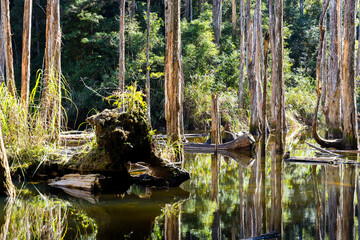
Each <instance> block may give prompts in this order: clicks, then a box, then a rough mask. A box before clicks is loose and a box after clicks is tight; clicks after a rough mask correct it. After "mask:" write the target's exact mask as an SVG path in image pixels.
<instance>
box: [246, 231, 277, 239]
mask: <svg viewBox="0 0 360 240" xmlns="http://www.w3.org/2000/svg"><path fill="white" fill-rule="evenodd" d="M280 236H281V235H280V233H279V232H270V233H265V234H261V235H260V236H256V237H251V238H249V239H248V240H260V239H274V238H280Z"/></svg>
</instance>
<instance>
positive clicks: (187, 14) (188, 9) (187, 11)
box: [184, 0, 190, 21]
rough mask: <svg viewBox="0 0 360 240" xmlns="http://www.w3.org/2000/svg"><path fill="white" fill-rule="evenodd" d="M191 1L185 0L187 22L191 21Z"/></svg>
mask: <svg viewBox="0 0 360 240" xmlns="http://www.w3.org/2000/svg"><path fill="white" fill-rule="evenodd" d="M189 2H190V1H189V0H185V4H184V5H185V6H184V7H185V19H186V20H187V21H189V20H190V3H189Z"/></svg>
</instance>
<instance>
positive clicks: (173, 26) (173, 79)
mask: <svg viewBox="0 0 360 240" xmlns="http://www.w3.org/2000/svg"><path fill="white" fill-rule="evenodd" d="M165 37H166V49H165V119H166V130H167V135H168V136H169V137H170V138H171V140H172V141H173V142H176V141H178V140H180V112H181V108H180V101H181V94H180V90H181V81H182V80H181V34H180V0H166V1H165Z"/></svg>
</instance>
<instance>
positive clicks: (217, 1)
mask: <svg viewBox="0 0 360 240" xmlns="http://www.w3.org/2000/svg"><path fill="white" fill-rule="evenodd" d="M221 1H222V0H213V16H212V20H213V27H214V36H215V43H216V44H217V45H219V43H220V36H221V18H222V12H221V9H222V3H221Z"/></svg>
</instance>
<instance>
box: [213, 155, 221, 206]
mask: <svg viewBox="0 0 360 240" xmlns="http://www.w3.org/2000/svg"><path fill="white" fill-rule="evenodd" d="M219 175H220V158H219V155H217V154H214V155H211V201H217V199H218V194H219Z"/></svg>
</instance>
